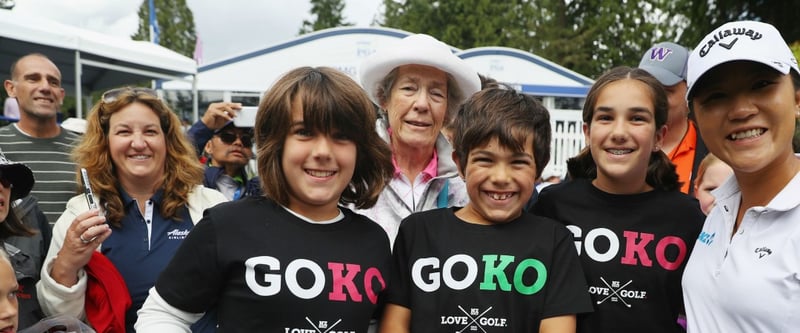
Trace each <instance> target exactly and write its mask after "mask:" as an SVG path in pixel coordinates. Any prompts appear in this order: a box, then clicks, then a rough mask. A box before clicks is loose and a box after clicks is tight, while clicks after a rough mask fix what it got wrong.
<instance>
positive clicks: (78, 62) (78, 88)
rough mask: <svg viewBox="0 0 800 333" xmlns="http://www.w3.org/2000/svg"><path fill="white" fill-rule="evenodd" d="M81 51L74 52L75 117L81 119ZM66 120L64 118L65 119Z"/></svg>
mask: <svg viewBox="0 0 800 333" xmlns="http://www.w3.org/2000/svg"><path fill="white" fill-rule="evenodd" d="M82 68H83V64H81V51H78V50H76V51H75V116H76V117H78V118H79V119H83V98H82V97H83V92H82V91H81V86H82V83H81V72H82ZM65 118H66V117H65Z"/></svg>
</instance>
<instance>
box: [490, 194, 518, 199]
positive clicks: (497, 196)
mask: <svg viewBox="0 0 800 333" xmlns="http://www.w3.org/2000/svg"><path fill="white" fill-rule="evenodd" d="M488 194H489V197H491V198H492V199H494V200H505V199H508V198H510V197H512V196H513V195H514V193H496V192H488Z"/></svg>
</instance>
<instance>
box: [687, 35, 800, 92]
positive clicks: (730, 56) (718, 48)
mask: <svg viewBox="0 0 800 333" xmlns="http://www.w3.org/2000/svg"><path fill="white" fill-rule="evenodd" d="M735 60H746V61H754V62H758V63H762V64H764V65H767V66H769V67H772V68H774V69H775V70H776V71H778V72H781V73H783V74H786V73H789V70H790V69H794V70H795V71H796V72H798V73H800V69H798V67H797V60H796V59H795V58H794V54H792V50H790V49H789V46H788V45H786V42H785V41H784V39H783V37H782V36H781V33H780V32H778V30H777V29H775V27H773V26H772V25H770V24H767V23H762V22H755V21H737V22H728V23H725V24H723V25H722V26H720V27H719V28H717V29H714V31H712V32H711V33H710V34H708V35H706V36H705V37H704V38H703V39H702V40H701V41H700V44H698V45H697V47H696V48H695V49H694V51H692V54H691V55H690V56H689V65H688V67H689V69H688V74H687V77H686V83H687V84H688V90H687V93H686V98H687V99H691V97H692V96H693V93H692V89H694V85H695V83H697V81H698V80H699V79H700V78H701V77H702V76H703V74H705V73H707V72H708V71H710V70H711V69H712V68H714V67H716V66H717V65H720V64H723V63H726V62H730V61H735ZM689 102H690V103H691V101H689Z"/></svg>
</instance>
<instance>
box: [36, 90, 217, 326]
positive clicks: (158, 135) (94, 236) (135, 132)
mask: <svg viewBox="0 0 800 333" xmlns="http://www.w3.org/2000/svg"><path fill="white" fill-rule="evenodd" d="M73 158H74V159H75V161H76V163H77V165H78V166H79V167H80V168H85V169H86V171H87V174H88V178H89V184H87V185H90V186H91V188H92V190H93V192H94V196H95V199H96V200H97V202H98V203H99V206H100V207H101V208H100V209H90V208H89V203H87V200H86V198H85V197H84V195H79V196H76V197H74V198H72V199H71V200H70V201H69V202H68V203H67V209H66V211H65V212H64V213H63V214H62V215H61V217H60V218H59V219H58V221H57V222H56V224H55V226H54V227H53V239H52V243H51V245H50V249H49V251H48V253H47V257H46V258H45V263H44V267H42V280H41V282H40V283H39V284H38V285H37V290H38V291H39V301H40V302H41V304H42V308H43V310H44V312H45V314H47V315H56V314H68V315H72V316H75V317H78V318H84V317H85V316H88V318H87V319H88V321H89V322H90V323H91V324H92V325H93V326H94V327H95V329H96V330H97V331H101V330H102V328H103V327H102V326H106V325H109V324H108V323H107V322H108V317H109V315H118V316H121V317H124V318H121V319H122V320H121V322H122V324H120V325H117V326H113V324H111V325H112V329H113V330H114V331H127V332H133V323H134V322H135V321H136V311H137V310H139V308H140V307H141V305H142V303H143V302H144V300H145V298H146V297H147V290H148V289H149V288H150V287H152V286H153V284H154V283H155V280H156V278H157V277H158V274H159V273H160V272H161V271H162V270H163V269H164V267H165V266H166V265H167V263H168V262H169V260H170V259H171V258H172V256H173V254H174V253H175V251H176V250H177V248H178V246H179V245H180V244H181V242H182V241H183V239H184V238H186V235H187V234H188V233H189V231H190V230H191V229H192V228H193V227H194V223H195V222H197V221H199V220H200V218H201V217H202V213H203V211H204V210H205V209H206V208H209V207H212V206H214V205H216V204H217V203H219V202H222V201H225V197H224V196H222V194H221V193H219V192H217V191H214V190H211V189H207V188H204V187H203V186H202V185H201V183H202V175H203V169H202V166H201V165H200V164H199V163H197V156H196V155H195V153H194V149H193V148H192V146H191V144H190V143H189V141H188V140H187V139H186V137H185V136H184V134H183V132H182V131H181V123H180V120H179V119H178V117H177V116H176V115H175V113H174V112H172V111H171V110H170V109H169V108H168V107H167V105H166V104H165V103H164V102H163V101H161V100H160V99H158V97H156V95H155V93H154V91H152V90H150V89H142V88H129V87H126V88H120V89H114V90H110V91H108V92H106V93H105V94H103V98H102V100H101V101H100V103H97V105H96V106H95V107H94V108H93V109H92V111H91V113H90V114H89V117H88V126H87V129H86V133H85V135H84V136H83V139H82V141H81V142H80V143H79V144H78V146H76V147H75V150H74V151H73ZM101 211H102V214H101ZM95 252H98V254H100V253H101V254H102V256H99V255H97V254H95ZM105 259H107V261H108V262H110V265H106V268H108V269H109V270H110V271H116V272H117V273H118V274H111V275H118V276H119V277H120V279H121V280H122V281H123V282H124V283H122V284H124V287H127V295H119V294H116V295H109V296H110V297H109V299H111V300H112V301H114V302H116V301H117V300H120V299H124V297H130V300H131V301H132V305H131V306H130V308H129V309H128V310H127V312H126V313H122V314H120V313H114V312H113V308H112V309H105V308H100V309H97V308H94V307H93V304H95V303H94V301H93V298H92V297H89V296H87V294H89V295H93V292H92V285H93V284H92V283H88V284H89V287H88V288H87V280H89V279H88V278H87V270H86V268H87V265H88V266H89V268H93V266H92V265H93V262H95V261H97V262H103V261H104V260H105ZM107 266H110V267H107ZM108 278H109V274H103V275H101V276H97V277H95V278H93V279H92V281H95V280H97V281H99V282H100V283H102V281H103V280H102V279H108ZM114 285H115V286H118V285H120V283H116V284H114ZM122 296H124V297H122ZM105 310H108V312H103V311H105ZM98 311H99V312H98ZM109 312H110V313H109ZM98 326H101V327H98ZM120 326H121V327H120Z"/></svg>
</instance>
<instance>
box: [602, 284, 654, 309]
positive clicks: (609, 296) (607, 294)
mask: <svg viewBox="0 0 800 333" xmlns="http://www.w3.org/2000/svg"><path fill="white" fill-rule="evenodd" d="M600 281H601V282H603V285H601V286H589V294H591V295H592V298H593V299H596V300H597V301H595V303H596V304H598V305H600V304H603V303H606V302H610V303H620V304H622V305H624V306H625V307H627V308H630V307H632V305H631V303H632V300H636V299H647V291H646V290H632V289H630V288H629V287H628V286H629V285H630V284H631V283H633V280H628V281H627V282H622V281H616V280H611V282H610V283H609V282H608V281H607V280H606V279H605V278H604V277H600Z"/></svg>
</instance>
